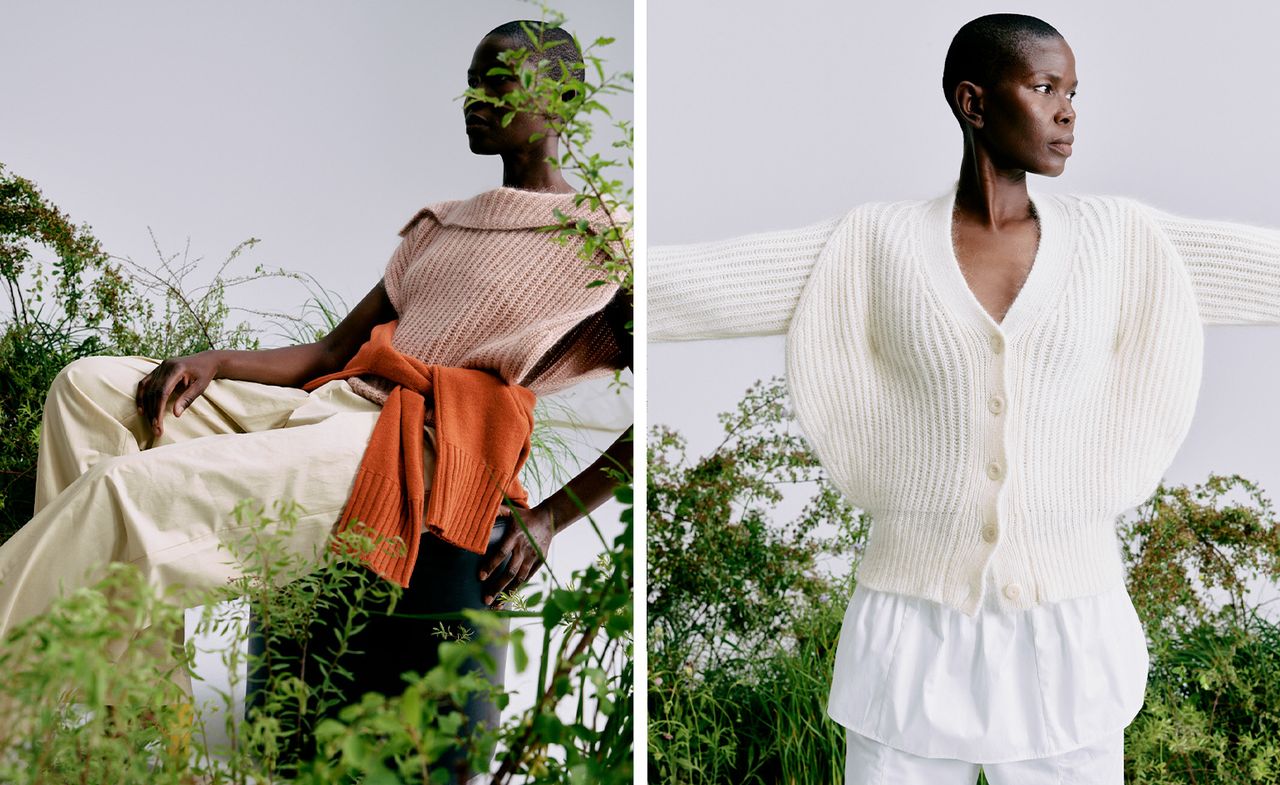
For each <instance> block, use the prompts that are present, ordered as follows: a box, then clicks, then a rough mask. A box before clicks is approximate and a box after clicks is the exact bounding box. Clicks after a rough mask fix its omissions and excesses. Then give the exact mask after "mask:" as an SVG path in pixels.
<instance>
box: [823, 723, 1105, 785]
mask: <svg viewBox="0 0 1280 785" xmlns="http://www.w3.org/2000/svg"><path fill="white" fill-rule="evenodd" d="M846 736H847V738H848V755H847V757H846V759H845V776H844V783H845V785H974V783H976V782H977V781H978V769H979V768H981V769H982V771H983V773H984V774H986V777H987V782H989V783H990V784H991V785H1123V783H1124V730H1123V729H1121V730H1118V731H1116V732H1115V733H1114V734H1112V735H1111V736H1110V737H1108V738H1106V739H1103V740H1102V741H1100V742H1098V743H1096V744H1089V745H1086V746H1084V747H1080V748H1078V749H1074V750H1069V751H1067V752H1064V753H1062V754H1060V755H1051V756H1049V757H1045V758H1029V759H1027V760H1017V761H1007V762H1005V763H984V764H978V763H973V762H970V761H964V760H956V759H954V758H922V757H920V756H918V755H912V754H911V753H908V752H903V751H902V750H898V749H895V748H893V747H890V746H889V745H887V744H881V743H880V742H878V741H876V740H875V739H872V738H869V737H867V736H863V735H862V734H860V733H855V732H854V731H851V730H847V729H846Z"/></svg>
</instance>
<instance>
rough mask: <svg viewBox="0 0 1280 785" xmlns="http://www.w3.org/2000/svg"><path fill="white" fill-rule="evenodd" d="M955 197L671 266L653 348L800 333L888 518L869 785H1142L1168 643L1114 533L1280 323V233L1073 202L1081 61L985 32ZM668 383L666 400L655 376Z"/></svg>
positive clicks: (961, 60)
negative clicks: (1142, 721) (1246, 330)
mask: <svg viewBox="0 0 1280 785" xmlns="http://www.w3.org/2000/svg"><path fill="white" fill-rule="evenodd" d="M942 82H943V90H944V94H945V97H946V99H947V101H948V103H949V105H950V108H951V111H952V113H953V114H954V116H955V118H956V120H957V122H958V123H959V125H960V128H961V131H962V134H963V137H964V151H963V156H962V158H961V161H960V172H959V177H958V178H957V180H956V181H955V183H954V184H953V185H952V186H951V187H950V188H949V189H948V190H947V191H946V192H945V193H943V194H941V195H938V196H935V197H933V198H930V199H922V200H911V201H900V202H882V203H872V204H864V205H860V206H858V207H856V208H854V209H853V210H851V211H849V212H847V213H846V214H845V215H843V216H841V217H839V218H836V219H833V220H829V221H824V222H821V223H818V224H813V225H810V226H806V227H803V228H801V229H795V230H788V231H781V232H770V233H767V234H756V235H750V236H747V237H742V238H737V239H733V240H727V241H720V242H711V243H700V244H695V245H687V246H672V247H656V248H651V249H650V250H649V256H648V259H649V268H648V269H649V278H648V281H649V294H648V303H649V318H648V327H649V333H648V334H649V337H650V339H651V340H657V341H663V340H693V339H702V338H723V337H734V336H746V335H764V334H782V333H785V334H786V336H787V348H786V359H787V375H788V383H789V386H790V391H791V395H792V399H793V403H794V411H795V415H796V418H797V420H798V422H799V424H800V426H801V428H802V429H803V431H804V433H805V435H806V437H807V438H808V440H809V442H810V444H811V446H812V447H813V449H814V451H815V452H816V454H817V455H818V457H819V458H820V459H821V461H822V463H823V466H824V468H825V469H826V470H827V472H828V473H829V475H830V478H831V480H832V481H833V482H834V483H835V484H836V485H837V487H839V488H840V489H841V491H843V492H844V493H845V495H846V496H847V498H848V499H849V501H850V502H851V503H852V504H854V505H856V506H857V507H859V508H861V509H863V510H866V511H867V512H868V513H870V514H871V516H872V525H871V528H870V533H869V539H868V542H867V544H866V549H865V553H864V555H863V556H862V558H861V561H860V562H859V564H858V566H857V570H856V573H855V577H856V581H857V587H856V589H855V591H854V593H853V596H852V598H851V599H850V601H849V604H848V607H847V610H846V613H845V617H844V622H843V626H842V629H841V635H840V641H839V646H838V650H837V653H836V657H835V672H834V676H833V680H832V684H831V688H830V693H829V699H828V707H827V711H828V713H829V714H830V716H831V717H832V718H833V719H835V720H836V721H837V722H839V723H840V724H841V725H842V726H844V727H845V728H846V729H847V738H848V755H847V762H846V780H845V781H846V783H849V785H888V783H894V784H895V785H902V784H903V783H921V784H923V783H930V784H931V785H946V784H947V783H954V785H972V783H973V782H974V781H975V779H976V778H977V775H978V771H979V768H980V767H981V768H982V769H983V770H984V772H985V774H986V777H987V779H988V781H990V782H991V783H992V784H993V785H1015V784H1016V785H1039V784H1040V783H1044V784H1046V785H1047V784H1048V783H1065V782H1072V783H1091V784H1094V785H1101V784H1106V785H1118V784H1119V783H1121V782H1122V781H1123V742H1124V729H1125V727H1126V726H1127V725H1128V724H1129V723H1130V722H1131V721H1132V720H1133V718H1134V717H1135V716H1136V715H1137V713H1138V711H1139V710H1140V709H1141V707H1142V702H1143V696H1144V692H1145V686H1146V675H1147V669H1148V653H1147V648H1146V639H1145V635H1144V632H1143V629H1142V625H1141V623H1140V620H1139V618H1138V616H1137V614H1136V612H1135V610H1134V607H1133V605H1132V603H1131V601H1130V598H1129V595H1128V593H1127V591H1126V587H1125V575H1124V568H1123V560H1122V557H1121V551H1120V546H1119V541H1118V539H1117V537H1116V533H1115V528H1114V527H1115V520H1116V518H1117V517H1118V516H1119V515H1120V514H1121V513H1122V512H1124V511H1125V510H1127V509H1129V508H1131V507H1133V506H1135V505H1136V504H1139V503H1141V502H1143V501H1145V500H1146V499H1147V498H1148V497H1149V496H1150V494H1151V493H1152V492H1153V491H1154V490H1155V489H1156V487H1157V486H1158V483H1159V481H1160V479H1161V475H1162V472H1163V471H1164V470H1165V469H1166V468H1167V467H1168V466H1169V464H1170V462H1171V461H1172V460H1173V457H1174V453H1175V452H1176V450H1177V448H1178V446H1179V444H1180V443H1181V442H1182V440H1183V438H1184V437H1185V435H1186V433H1187V429H1188V427H1189V425H1190V422H1191V419H1192V415H1193V413H1194V409H1195V402H1196V397H1197V393H1198V389H1199V382H1200V375H1201V361H1202V355H1203V329H1202V328H1203V326H1204V325H1207V324H1246V323H1253V324H1280V231H1276V230H1270V229H1261V228H1257V227H1253V226H1247V225H1243V224H1235V223H1226V222H1211V221H1203V220H1194V219H1189V218H1181V217H1177V216H1173V215H1169V214H1167V213H1164V212H1161V211H1159V210H1156V209H1153V208H1151V207H1148V206H1146V205H1143V204H1141V203H1139V202H1136V201H1134V200H1132V199H1127V198H1120V197H1109V196H1090V195H1078V196H1057V195H1049V194H1042V193H1038V192H1037V191H1035V190H1033V189H1029V188H1028V175H1029V174H1038V175H1044V176H1049V177H1057V176H1058V175H1061V174H1062V173H1063V171H1064V170H1065V168H1066V165H1067V160H1068V158H1070V157H1071V153H1072V145H1073V142H1074V139H1075V125H1076V110H1075V106H1074V98H1075V93H1076V87H1077V78H1076V64H1075V57H1074V55H1073V53H1072V50H1071V47H1070V46H1068V45H1067V42H1066V40H1065V39H1064V38H1063V36H1062V35H1061V34H1060V33H1059V32H1058V31H1057V30H1056V29H1055V28H1053V27H1052V26H1050V25H1049V24H1048V23H1046V22H1044V21H1042V20H1040V19H1036V18H1034V17H1030V16H1024V15H1020V14H992V15H988V16H983V17H980V18H978V19H974V20H973V21H971V22H969V23H968V24H966V25H964V26H963V27H962V28H961V29H960V30H959V32H958V33H956V35H955V37H954V40H953V41H952V43H951V47H950V49H949V51H948V53H947V56H946V61H945V65H944V68H943V78H942ZM654 383H655V384H657V383H658V380H655V382H654Z"/></svg>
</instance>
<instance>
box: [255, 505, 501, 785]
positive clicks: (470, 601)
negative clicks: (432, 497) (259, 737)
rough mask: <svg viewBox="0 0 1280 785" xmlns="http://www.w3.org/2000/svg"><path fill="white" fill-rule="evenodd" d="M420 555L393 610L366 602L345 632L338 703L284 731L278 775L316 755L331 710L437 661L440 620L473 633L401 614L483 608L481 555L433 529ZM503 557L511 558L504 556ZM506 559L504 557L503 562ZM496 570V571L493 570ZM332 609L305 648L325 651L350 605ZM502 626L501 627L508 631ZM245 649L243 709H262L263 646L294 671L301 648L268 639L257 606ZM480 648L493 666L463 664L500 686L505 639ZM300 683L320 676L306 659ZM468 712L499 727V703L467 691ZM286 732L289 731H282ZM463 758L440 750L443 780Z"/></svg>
mask: <svg viewBox="0 0 1280 785" xmlns="http://www.w3.org/2000/svg"><path fill="white" fill-rule="evenodd" d="M508 525H511V524H510V522H509V520H508V519H505V518H503V519H499V520H498V522H497V524H496V525H495V526H494V528H493V533H492V534H491V535H490V537H489V547H488V552H489V553H492V552H493V551H494V550H495V549H496V547H497V545H498V543H499V542H500V541H501V539H502V535H503V533H504V532H505V531H506V527H507V526H508ZM418 548H419V549H418V559H417V562H416V563H415V564H414V568H413V574H412V576H411V577H410V578H409V587H408V588H407V589H405V590H404V593H403V594H402V595H401V597H400V601H399V602H398V603H397V605H396V610H395V615H387V614H386V612H385V603H376V604H373V603H370V604H366V606H365V608H364V609H365V610H367V611H369V616H368V617H367V618H365V619H364V621H365V622H366V623H365V626H364V628H363V629H361V630H359V631H358V632H356V633H355V634H353V635H352V636H351V637H350V638H348V642H347V647H348V648H349V649H351V651H349V652H347V653H346V654H344V655H343V656H342V657H341V658H340V659H339V660H338V661H336V662H335V663H334V666H333V667H332V668H331V669H330V673H331V677H330V683H331V685H332V686H334V687H336V688H337V689H338V691H339V700H338V702H337V704H336V705H334V706H333V707H332V708H330V709H328V710H327V711H324V712H321V713H318V714H316V715H315V716H311V717H304V718H303V719H302V723H301V724H302V727H301V728H298V729H297V732H293V733H288V735H287V737H286V743H285V745H284V751H283V753H282V755H281V759H280V764H281V773H282V774H285V775H286V776H287V774H288V773H289V772H291V771H292V770H293V767H294V766H295V765H296V762H297V761H298V760H299V759H305V758H310V757H313V756H314V755H315V754H316V751H315V740H314V737H313V736H312V729H313V728H314V727H315V724H316V723H317V722H319V720H321V719H323V718H325V717H330V716H334V717H336V716H337V713H338V711H340V710H341V709H342V707H344V706H347V705H350V704H352V703H358V702H360V699H361V696H363V695H364V694H365V693H366V692H378V693H381V694H383V695H387V696H392V695H399V694H400V693H402V692H404V689H405V686H406V685H405V682H404V680H403V679H401V678H400V676H401V674H403V673H407V672H410V671H414V672H417V673H420V674H421V673H426V672H427V671H428V670H430V669H431V668H433V667H435V666H436V665H437V664H438V662H439V657H438V652H437V650H436V647H437V646H438V645H439V644H440V643H441V642H443V641H444V640H445V639H444V638H441V637H439V636H437V635H436V634H435V630H436V629H437V628H438V627H439V626H440V625H441V624H443V625H444V627H445V628H446V629H447V630H449V632H450V633H451V634H455V635H456V634H459V633H463V632H464V631H469V633H470V634H471V635H473V636H474V635H479V634H480V633H479V631H478V630H476V629H474V628H473V627H472V626H471V625H470V624H468V623H467V622H466V621H465V620H461V619H459V620H436V619H406V618H400V617H399V614H435V613H456V612H457V611H460V610H462V609H464V608H476V609H484V608H487V607H488V606H487V605H485V604H484V597H483V588H484V586H483V583H482V582H481V581H480V580H479V579H478V578H477V577H476V573H477V571H478V570H479V568H480V563H481V560H482V559H484V556H481V555H479V554H476V553H471V552H470V551H466V550H463V549H462V548H458V547H456V546H453V545H450V544H449V543H447V542H445V541H443V540H441V539H440V538H438V537H436V536H435V535H432V534H424V535H422V539H421V540H420V542H419V546H418ZM508 558H509V557H508ZM505 565H506V560H504V561H503V566H505ZM495 574H496V573H495ZM330 600H331V602H332V604H331V607H327V608H322V609H321V610H320V611H319V612H318V614H317V617H316V619H315V621H314V622H313V624H312V628H311V630H310V632H311V643H310V645H309V648H308V652H309V656H310V652H321V653H322V655H325V656H331V655H328V652H330V651H331V650H332V648H333V647H334V646H335V644H336V632H335V631H336V629H337V628H338V622H337V620H338V619H345V617H346V615H347V613H348V611H349V609H350V607H351V605H350V603H349V602H344V598H342V597H335V598H330ZM506 628H507V625H506V624H504V625H503V629H506ZM248 642H249V655H250V662H251V663H253V662H256V663H258V666H257V667H256V668H252V669H251V672H250V673H249V677H248V681H247V683H246V689H245V692H246V695H245V715H246V717H247V716H248V714H249V712H250V711H251V710H252V709H254V708H256V707H260V706H261V705H262V703H263V700H262V699H263V692H262V691H263V689H264V688H265V686H266V683H267V669H266V664H265V663H264V662H263V660H262V659H261V657H262V655H263V654H264V652H266V650H267V646H268V645H270V646H271V647H272V655H273V657H276V658H282V659H286V660H288V661H289V662H291V663H292V665H291V668H290V669H291V670H292V672H293V673H294V674H297V673H298V672H299V668H301V667H302V665H303V664H304V663H303V662H302V649H301V646H300V645H299V644H298V643H297V642H296V641H292V640H283V639H281V638H279V637H275V636H272V639H271V640H270V641H268V640H267V639H266V638H265V637H264V636H263V634H262V632H261V628H260V626H259V620H258V616H257V614H256V612H255V609H252V608H251V609H250V616H249V641H248ZM485 650H486V651H487V652H488V653H489V655H490V656H491V657H493V659H494V662H495V663H496V664H497V668H496V670H495V671H494V672H492V673H490V672H488V671H487V669H486V668H485V666H484V665H483V664H482V663H480V662H478V661H476V660H474V659H469V660H468V661H467V663H466V664H465V665H464V670H467V671H478V672H482V673H485V675H486V677H487V678H488V680H489V681H490V683H492V684H494V685H496V686H499V687H501V686H502V685H503V682H504V677H505V672H506V660H507V646H506V644H505V643H500V642H491V643H489V644H488V645H487V646H486V647H485ZM306 664H307V667H306V669H305V671H303V673H304V681H305V682H306V684H307V685H308V687H311V688H312V689H314V688H316V687H317V686H318V685H319V684H320V683H321V679H320V678H319V676H318V671H319V668H318V667H317V664H316V663H315V662H314V661H313V662H310V663H306ZM339 668H341V669H345V671H347V672H349V673H350V674H351V675H352V677H353V678H350V679H348V678H343V677H342V676H341V675H340V674H339V673H338V669H339ZM465 711H466V714H467V724H466V726H465V727H466V730H467V731H468V732H469V731H470V730H472V729H474V728H475V726H476V724H477V723H479V722H484V723H485V724H486V725H487V726H488V727H490V728H494V727H497V725H498V721H499V717H500V715H501V712H500V710H499V709H498V707H497V706H496V705H495V704H494V703H493V701H492V700H490V699H489V698H488V696H485V695H474V694H473V695H472V696H471V698H470V700H468V702H467V705H466V707H465ZM286 730H288V729H286ZM464 764H465V756H463V755H462V754H461V751H455V752H452V753H450V754H449V755H448V756H446V759H445V764H444V765H445V766H447V767H448V768H449V769H450V770H451V774H452V776H451V779H450V780H449V782H451V783H453V782H459V783H460V782H462V781H463V780H464V778H463V777H462V774H463V773H464V772H465V765H464Z"/></svg>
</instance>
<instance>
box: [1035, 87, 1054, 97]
mask: <svg viewBox="0 0 1280 785" xmlns="http://www.w3.org/2000/svg"><path fill="white" fill-rule="evenodd" d="M1041 87H1043V88H1044V92H1043V95H1049V94H1050V93H1052V92H1053V85H1047V84H1038V85H1036V86H1035V87H1033V88H1031V89H1033V90H1039V89H1040V88H1041Z"/></svg>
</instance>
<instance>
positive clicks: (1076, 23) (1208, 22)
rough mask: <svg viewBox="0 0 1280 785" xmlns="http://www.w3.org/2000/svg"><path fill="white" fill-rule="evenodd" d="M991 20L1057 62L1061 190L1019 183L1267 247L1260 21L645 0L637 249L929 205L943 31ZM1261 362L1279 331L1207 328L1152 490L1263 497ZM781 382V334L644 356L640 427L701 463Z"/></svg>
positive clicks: (1270, 116) (1132, 12)
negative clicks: (1227, 490) (744, 398)
mask: <svg viewBox="0 0 1280 785" xmlns="http://www.w3.org/2000/svg"><path fill="white" fill-rule="evenodd" d="M997 11H1015V12H1021V13H1028V14H1032V15H1035V16H1039V17H1040V18H1042V19H1045V20H1046V21H1048V22H1049V23H1050V24H1053V25H1054V26H1055V27H1057V28H1058V29H1059V30H1060V31H1061V32H1062V33H1063V34H1064V36H1065V37H1066V39H1067V41H1068V43H1069V44H1070V45H1071V47H1072V49H1073V50H1074V52H1075V57H1076V70H1077V73H1078V75H1079V78H1080V86H1079V94H1078V95H1077V97H1076V99H1075V102H1074V103H1075V108H1076V111H1077V114H1078V117H1077V128H1076V144H1075V146H1074V151H1073V155H1072V157H1071V160H1070V161H1069V162H1068V164H1067V168H1066V172H1065V174H1063V175H1062V176H1061V177H1059V178H1056V179H1051V178H1043V177H1033V178H1032V180H1031V183H1030V185H1031V187H1032V188H1037V189H1040V190H1042V191H1045V192H1066V193H1110V194H1123V195H1128V196H1132V197H1134V198H1137V199H1138V200H1140V201H1143V202H1145V203H1148V204H1151V205H1154V206H1156V207H1159V208H1162V209H1165V210H1167V211H1170V212H1173V213H1175V214H1180V215H1186V216H1195V217H1201V218H1219V219H1225V220H1234V221H1240V222H1245V223H1254V224H1257V225H1260V226H1269V227H1275V228H1277V229H1280V207H1278V205H1280V198H1278V197H1277V195H1276V188H1277V186H1280V150H1277V147H1276V138H1277V136H1276V129H1277V128H1280V102H1277V101H1276V100H1275V96H1276V84H1277V83H1278V82H1280V63H1278V62H1277V60H1276V58H1275V30H1276V29H1278V28H1280V6H1277V5H1275V4H1266V3H1258V2H1240V1H1239V0H1226V1H1224V2H1216V3H1213V4H1212V5H1208V6H1206V5H1205V4H1203V3H1192V2H1174V3H1165V4H1160V5H1159V6H1152V5H1149V4H1141V3H1132V4H1130V3H1115V2H1103V1H1102V0H1080V1H1079V2H1074V3H1049V2H1032V3H1028V2H1003V3H985V2H955V1H954V0H948V1H945V2H944V1H943V0H933V1H926V0H904V1H903V2H894V3H874V4H873V3H857V4H855V3H848V2H842V1H839V0H829V1H822V0H803V1H802V2H792V3H787V4H785V6H779V5H778V4H777V3H776V2H764V1H763V0H743V1H742V2H739V3H736V4H734V6H733V12H732V13H726V11H725V7H724V6H722V5H720V4H709V3H708V4H697V3H686V2H676V0H649V3H648V28H649V32H648V35H649V49H650V53H651V54H650V57H649V59H648V68H647V73H646V77H647V80H648V93H647V95H648V125H647V140H648V159H647V162H648V166H647V177H648V185H649V188H648V202H647V203H648V206H649V212H648V217H649V220H648V225H647V231H648V241H649V243H650V244H653V245H666V244H674V243H687V242H697V241H703V240H715V239H721V238H727V237H735V236H739V235H743V234H748V233H752V232H759V231H766V230H771V229H786V228H792V227H799V226H804V225H806V224H809V223H813V222H816V221H818V220H821V219H824V218H828V217H832V216H836V215H840V214H843V213H844V212H846V211H847V210H848V209H849V208H851V207H853V206H854V205H857V204H860V203H864V202H870V201H885V200H896V199H916V198H929V197H932V196H936V195H938V194H940V193H942V192H943V191H945V190H946V188H947V187H948V186H949V185H950V184H951V183H952V182H953V181H954V180H955V178H956V177H957V176H958V173H959V163H960V154H961V150H962V140H961V136H960V131H959V129H958V127H957V125H956V122H955V120H954V119H953V117H952V116H951V114H950V111H949V109H948V108H947V104H946V101H945V99H944V98H943V94H942V89H941V74H942V63H943V58H944V56H945V54H946V50H947V46H948V44H949V43H950V41H951V37H952V36H953V35H954V34H955V32H956V30H958V29H959V27H960V26H961V25H962V24H964V23H965V22H967V21H969V20H970V19H972V18H974V17H977V16H981V15H983V14H987V13H993V12H997ZM659 53H662V55H661V56H660V54H659ZM671 53H679V57H675V56H667V55H669V54H671ZM1277 358H1280V327H1271V326H1245V327H1213V328H1210V329H1208V330H1207V331H1206V345H1205V363H1204V383H1203V385H1202V388H1201V393H1200V398H1199V404H1198V408H1197V413H1196V417H1195V421H1194V425H1193V426H1192V429H1191V431H1190V434H1189V435H1188V437H1187V439H1186V441H1185V442H1184V444H1183V446H1182V449H1181V450H1180V452H1179V453H1178V456H1177V458H1176V460H1175V462H1174V464H1173V465H1172V466H1171V467H1170V469H1169V470H1168V472H1166V475H1165V477H1166V479H1167V480H1168V481H1170V482H1174V483H1191V482H1199V481H1203V480H1204V479H1206V478H1207V477H1208V475H1209V473H1210V472H1211V471H1215V472H1218V473H1222V474H1231V473H1239V474H1241V475H1244V476H1245V477H1247V478H1250V479H1253V480H1256V481H1258V482H1259V483H1261V484H1262V486H1263V487H1264V488H1265V489H1268V490H1269V491H1270V493H1269V496H1271V498H1272V499H1275V498H1276V496H1277V494H1278V493H1280V449H1278V447H1277V445H1280V404H1278V403H1277V400H1278V399H1277V395H1276V390H1277V389H1280V363H1278V362H1276V360H1277ZM783 370H784V366H783V339H782V337H780V336H779V337H769V338H745V339H735V340H728V341H725V340H721V341H698V342H691V343H667V344H651V345H650V347H649V354H648V372H649V386H648V417H649V422H650V424H654V423H665V424H668V425H672V426H675V427H677V428H679V429H680V430H681V431H682V432H684V433H685V434H686V435H687V436H688V437H689V442H690V447H691V453H694V454H696V453H698V452H700V451H705V450H707V449H710V448H712V447H714V445H715V444H716V443H718V441H719V439H720V436H721V432H720V429H719V425H718V424H717V422H716V420H715V414H716V413H717V412H720V411H725V410H728V409H729V408H730V407H732V405H733V404H734V402H735V401H737V400H738V399H739V398H740V397H741V395H742V393H743V391H744V390H745V389H746V388H747V386H748V385H749V384H750V383H751V382H752V381H753V380H755V379H758V378H762V377H768V376H771V375H774V374H778V375H781V374H782V373H783Z"/></svg>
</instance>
